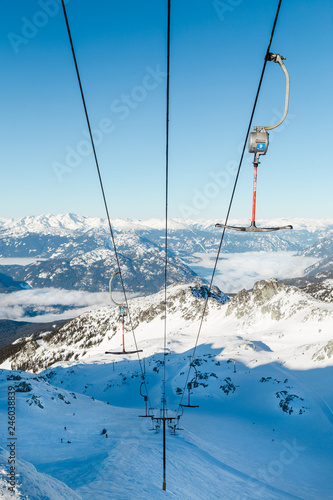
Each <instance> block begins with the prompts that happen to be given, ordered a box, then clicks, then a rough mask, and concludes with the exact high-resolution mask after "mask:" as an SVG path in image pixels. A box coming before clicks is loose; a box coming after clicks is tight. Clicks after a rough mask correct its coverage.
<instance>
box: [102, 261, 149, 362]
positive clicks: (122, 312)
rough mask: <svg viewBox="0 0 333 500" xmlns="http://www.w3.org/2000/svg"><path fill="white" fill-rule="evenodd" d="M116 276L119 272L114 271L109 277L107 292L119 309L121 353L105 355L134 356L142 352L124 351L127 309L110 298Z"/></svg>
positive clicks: (140, 350)
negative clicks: (121, 339)
mask: <svg viewBox="0 0 333 500" xmlns="http://www.w3.org/2000/svg"><path fill="white" fill-rule="evenodd" d="M117 274H120V273H119V271H115V272H114V273H113V274H112V276H111V279H110V282H109V291H110V298H111V301H112V302H113V303H114V304H115V305H116V306H118V307H119V319H120V321H121V325H122V337H123V350H122V351H116V352H110V351H106V352H105V354H116V355H120V354H135V353H137V352H142V349H137V350H135V351H126V349H125V317H126V316H127V307H126V305H125V304H119V303H118V302H116V301H115V300H114V298H113V297H112V281H113V279H114V277H115V276H117Z"/></svg>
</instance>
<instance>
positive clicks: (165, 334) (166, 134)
mask: <svg viewBox="0 0 333 500" xmlns="http://www.w3.org/2000/svg"><path fill="white" fill-rule="evenodd" d="M170 25H171V0H168V27H167V85H166V123H165V247H164V251H165V263H164V356H163V391H162V414H163V490H166V429H165V425H166V395H165V380H166V356H167V352H166V351H167V279H168V204H169V111H170Z"/></svg>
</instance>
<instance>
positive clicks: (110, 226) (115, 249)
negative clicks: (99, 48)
mask: <svg viewBox="0 0 333 500" xmlns="http://www.w3.org/2000/svg"><path fill="white" fill-rule="evenodd" d="M61 3H62V8H63V11H64V16H65V22H66V27H67V32H68V38H69V42H70V45H71V49H72V55H73V60H74V65H75V70H76V75H77V80H78V83H79V87H80V92H81V98H82V104H83V107H84V113H85V116H86V121H87V126H88V130H89V136H90V141H91V146H92V150H93V154H94V159H95V164H96V169H97V174H98V179H99V184H100V188H101V192H102V197H103V201H104V207H105V212H106V217H107V220H108V225H109V230H110V235H111V241H112V245H113V249H114V253H115V257H116V262H117V267H118V271H119V277H120V281H121V286H122V289H123V293H124V298H125V303H126V308H127V311H128V319H129V322H130V326H131V330H132V334H133V339H134V343H135V348H136V350H137V351H138V345H137V341H136V336H135V332H134V327H133V322H132V318H131V315H130V310H129V307H128V299H127V294H126V289H125V283H124V280H123V276H122V273H121V266H120V261H119V256H118V252H117V246H116V242H115V238H114V232H113V229H112V224H111V219H110V215H109V209H108V204H107V201H106V196H105V191H104V185H103V180H102V176H101V171H100V168H99V163H98V158H97V153H96V148H95V142H94V137H93V134H92V131H91V126H90V119H89V115H88V110H87V106H86V100H85V97H84V92H83V87H82V83H81V77H80V73H79V67H78V64H77V60H76V55H75V50H74V45H73V40H72V35H71V30H70V27H69V22H68V17H67V12H66V7H65V4H64V0H61ZM137 355H138V360H139V365H140V370H141V376H142V380H143V382H144V385H145V389H146V394H147V397H148V402H149V406H151V405H150V400H149V393H148V387H147V383H146V377H145V373H144V370H143V367H142V361H141V358H140V354H139V352H138V353H137Z"/></svg>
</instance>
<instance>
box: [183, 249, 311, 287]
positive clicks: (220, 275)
mask: <svg viewBox="0 0 333 500" xmlns="http://www.w3.org/2000/svg"><path fill="white" fill-rule="evenodd" d="M195 256H196V257H198V258H199V259H200V262H198V263H195V264H188V265H189V266H190V267H191V269H193V271H195V272H196V273H198V274H200V275H201V276H203V277H204V278H206V279H208V280H210V278H211V275H212V271H213V267H214V263H215V258H216V254H211V253H210V254H206V253H200V254H199V253H198V254H195ZM317 260H318V259H317V258H314V257H303V256H299V255H296V252H282V251H281V252H246V253H225V254H222V255H221V257H220V260H219V263H218V268H217V272H216V275H215V280H214V284H215V285H217V286H218V287H219V288H221V290H223V291H225V292H227V293H228V292H229V293H235V292H238V291H239V290H241V289H242V288H246V289H250V288H252V286H253V284H254V283H255V282H256V281H259V280H262V279H267V278H278V279H287V278H296V277H298V276H303V273H304V270H305V269H306V268H307V267H308V266H311V265H312V264H314V263H315V262H316V261H317Z"/></svg>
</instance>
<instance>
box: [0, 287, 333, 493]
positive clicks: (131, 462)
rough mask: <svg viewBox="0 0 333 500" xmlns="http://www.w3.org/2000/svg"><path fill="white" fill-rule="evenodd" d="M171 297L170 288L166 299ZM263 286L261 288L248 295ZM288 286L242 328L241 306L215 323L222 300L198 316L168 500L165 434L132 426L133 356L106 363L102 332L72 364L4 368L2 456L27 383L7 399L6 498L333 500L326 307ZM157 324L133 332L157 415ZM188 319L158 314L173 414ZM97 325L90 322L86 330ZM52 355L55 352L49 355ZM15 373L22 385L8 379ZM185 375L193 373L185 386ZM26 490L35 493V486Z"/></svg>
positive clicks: (187, 350) (331, 325)
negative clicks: (14, 474) (11, 468)
mask: <svg viewBox="0 0 333 500" xmlns="http://www.w3.org/2000/svg"><path fill="white" fill-rule="evenodd" d="M181 288H182V287H180V286H179V285H178V286H175V287H174V288H173V290H175V291H176V292H175V293H176V294H177V293H178V292H179V290H180V289H181ZM260 290H261V285H260V286H259V287H258V290H257V292H258V296H259V295H260ZM288 290H289V292H285V290H284V289H282V291H281V292H278V293H276V294H275V295H274V296H273V297H272V298H271V299H269V300H267V301H266V303H265V304H263V306H260V307H262V308H263V307H264V308H265V311H266V312H265V311H264V312H263V310H262V308H261V309H260V307H259V305H258V303H257V304H256V306H255V307H254V306H253V307H252V313H251V314H250V315H248V316H247V317H248V320H249V321H247V320H246V316H245V317H243V316H239V314H240V313H242V310H243V309H242V307H243V306H242V307H240V308H235V309H234V312H232V313H231V314H230V315H227V314H226V311H227V309H228V308H229V306H230V303H229V304H226V305H216V306H215V307H213V306H209V316H208V317H207V319H206V320H205V321H204V323H203V328H202V333H201V336H200V342H199V345H198V347H197V350H196V353H195V358H194V359H195V363H196V368H197V384H198V385H197V386H196V387H193V388H192V391H191V392H192V395H191V402H192V404H197V405H199V408H185V409H184V415H183V416H182V417H181V419H180V427H181V429H182V430H179V431H177V432H176V435H172V434H170V431H169V430H168V432H167V492H162V433H161V432H156V431H155V430H152V424H151V421H150V419H148V418H139V417H138V415H142V414H143V413H144V404H143V400H142V397H141V396H140V383H141V376H140V368H139V364H138V361H137V358H136V356H120V357H117V356H112V355H111V356H108V355H106V354H105V350H106V349H110V350H113V349H118V348H119V336H117V335H114V336H111V338H110V339H109V337H108V336H107V335H106V340H105V341H103V343H102V344H100V345H99V346H95V347H93V348H91V349H90V350H89V351H88V352H87V353H86V354H84V355H82V357H81V359H79V361H78V362H77V363H72V362H62V363H58V364H57V365H56V366H54V367H51V368H49V369H47V370H44V371H42V372H41V373H39V374H36V375H34V374H31V373H25V372H12V371H9V370H6V369H4V366H3V367H2V370H0V384H1V387H0V396H1V399H0V446H2V448H4V449H6V443H7V428H8V425H7V388H8V385H9V384H10V385H15V386H17V387H18V386H19V385H20V384H22V382H26V384H29V387H28V389H30V390H28V391H27V392H16V409H17V412H16V415H17V438H18V439H17V458H18V460H19V462H18V463H17V470H18V473H19V474H20V476H19V480H18V485H19V487H18V491H20V492H21V493H20V494H18V496H17V498H26V497H25V496H24V495H26V496H28V499H29V500H30V499H31V500H42V499H43V500H45V499H50V500H57V499H58V498H59V495H62V498H65V499H67V498H68V499H71V498H73V499H76V498H82V499H83V500H90V499H91V500H104V499H116V500H117V499H119V500H125V499H145V500H147V499H160V498H170V499H171V498H173V499H179V498H182V499H188V500H192V499H194V500H196V499H197V500H212V499H227V500H249V499H251V500H256V499H258V500H259V499H262V500H271V499H276V500H278V499H279V500H282V499H303V500H319V499H323V500H324V499H325V500H326V499H330V498H333V478H332V473H331V471H332V461H333V433H332V426H333V413H332V408H333V394H332V391H331V387H332V383H333V367H332V358H331V350H330V349H329V348H327V346H328V345H329V342H330V340H331V336H332V330H333V306H332V305H331V304H323V303H320V302H319V301H316V300H314V299H312V298H311V297H310V296H307V295H306V294H303V293H301V292H299V291H297V290H296V289H295V290H294V289H290V288H288ZM170 294H171V292H170ZM152 300H156V301H157V302H156V303H158V301H159V300H160V299H159V298H158V299H156V297H155V299H152V298H145V299H135V300H134V301H133V308H134V314H135V308H139V309H140V308H141V309H142V310H145V307H147V308H148V307H150V305H151V301H152ZM186 300H187V299H186ZM276 304H279V308H280V310H281V309H282V311H281V312H283V313H284V316H283V317H282V318H281V319H280V320H279V321H277V320H273V319H272V316H271V311H274V310H275V309H274V307H275V306H276ZM186 307H187V303H186V302H185V305H184V308H185V309H184V310H186ZM188 307H189V308H190V307H191V305H189V306H188ZM190 310H191V309H190ZM193 311H195V309H193ZM193 311H192V312H193ZM96 314H97V313H96ZM99 314H103V311H102V312H100V313H99ZM162 316H163V314H162V312H161V314H160V315H157V316H156V317H154V319H153V320H152V321H150V322H148V323H147V322H145V321H143V322H142V323H140V325H139V327H138V328H137V338H138V342H139V346H140V347H141V348H143V349H144V354H143V355H144V356H145V358H144V368H145V370H146V373H147V387H148V390H149V398H150V401H149V403H150V405H149V406H151V407H153V408H154V409H153V410H152V412H153V413H154V414H155V415H156V416H157V415H159V408H160V401H161V389H162V372H163V369H162V365H161V361H162V360H163V354H162V352H161V346H162V345H163V325H164V322H163V318H162ZM185 316H186V315H185ZM185 316H184V315H182V314H181V310H180V308H176V310H175V312H173V313H172V314H171V313H170V315H169V317H168V348H169V353H168V354H167V356H166V374H167V378H166V388H167V391H166V399H167V405H168V408H169V415H170V416H175V415H176V411H177V409H178V404H179V402H180V397H179V395H178V394H177V392H178V388H183V387H184V385H185V382H186V375H187V370H188V363H189V356H191V354H192V352H193V351H192V348H193V339H194V338H195V335H196V333H197V329H198V322H199V320H198V315H196V314H192V316H191V317H190V319H188V318H186V317H185ZM92 318H93V315H92ZM97 324H98V323H97V321H96V323H93V321H92V324H91V327H92V330H93V329H94V328H97ZM127 340H128V347H129V348H130V347H131V340H130V339H129V338H127ZM57 348H59V349H60V348H61V346H59V347H57V346H55V347H53V349H57ZM37 352H38V350H37ZM232 360H235V364H234V362H233V361H232ZM13 375H14V376H20V377H21V379H20V380H12V378H13V377H12V376H13ZM193 377H194V371H193V369H192V370H191V373H190V380H191V379H192V378H193ZM8 378H9V380H8ZM21 387H22V386H21ZM24 387H25V386H24ZM186 401H187V392H185V394H184V399H183V402H186ZM108 403H109V404H108ZM290 410H291V411H290ZM65 427H66V430H65ZM103 429H106V430H107V434H108V437H107V438H106V436H105V434H103V433H102V431H103ZM61 440H62V441H63V442H61ZM68 441H69V442H68ZM0 458H1V464H0V467H1V469H0V470H1V471H2V474H3V476H2V483H0V486H1V488H3V487H4V484H5V482H4V481H5V471H8V464H7V463H6V454H5V452H3V451H2V452H1V455H0ZM20 461H21V462H20ZM56 480H57V481H58V482H56ZM36 484H38V487H39V491H38V489H32V488H37V486H36ZM29 488H31V489H29ZM66 488H67V489H66ZM0 491H1V490H0ZM3 491H4V490H2V492H3ZM3 495H5V496H3V498H8V499H9V498H11V497H10V496H8V494H7V493H5V494H4V493H3ZM6 495H7V496H6Z"/></svg>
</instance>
